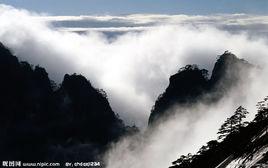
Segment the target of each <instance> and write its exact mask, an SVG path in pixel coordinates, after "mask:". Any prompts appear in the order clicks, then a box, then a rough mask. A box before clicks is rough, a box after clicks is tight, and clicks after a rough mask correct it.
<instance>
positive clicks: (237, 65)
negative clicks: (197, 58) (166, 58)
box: [149, 52, 253, 125]
mask: <svg viewBox="0 0 268 168" xmlns="http://www.w3.org/2000/svg"><path fill="white" fill-rule="evenodd" d="M252 67H253V66H252V65H251V64H249V63H248V62H246V61H245V60H243V59H239V58H237V57H236V56H235V55H234V54H232V53H229V52H225V53H224V54H223V55H221V56H220V57H219V59H218V60H217V62H216V63H215V65H214V68H213V71H212V75H211V78H210V79H208V78H207V76H208V75H207V70H204V69H202V70H201V69H199V68H198V67H197V66H196V65H187V66H186V67H185V68H182V69H181V70H180V71H179V72H178V73H176V74H175V75H172V76H171V77H170V79H169V82H170V83H169V86H168V87H167V89H166V91H165V92H164V93H163V94H161V95H160V96H159V98H158V100H157V101H156V103H155V105H154V107H153V109H152V111H151V115H150V117H149V125H151V124H152V123H155V121H157V120H158V119H160V118H161V119H165V118H166V117H168V116H169V115H170V114H171V113H173V111H172V110H168V109H170V108H171V107H173V106H174V105H179V106H182V107H187V106H192V105H193V104H194V103H196V102H203V103H206V104H210V103H215V102H217V101H219V100H220V99H221V97H222V96H224V94H226V93H228V91H230V90H231V89H232V88H233V87H235V86H236V85H237V84H238V83H239V81H241V80H242V79H243V78H244V77H246V76H247V75H246V74H248V73H249V72H250V70H251V68H252ZM243 80H244V79H243ZM207 94H210V96H207V97H205V95H207ZM204 97H205V98H204Z"/></svg>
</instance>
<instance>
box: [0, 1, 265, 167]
mask: <svg viewBox="0 0 268 168" xmlns="http://www.w3.org/2000/svg"><path fill="white" fill-rule="evenodd" d="M88 17H89V16H88ZM88 17H87V18H88ZM159 17H160V16H150V15H131V16H121V20H120V18H119V19H118V18H117V19H114V16H105V17H104V16H103V17H101V16H91V17H90V18H93V20H94V19H95V20H94V22H90V24H88V23H87V24H86V26H90V25H92V24H93V23H96V22H98V21H99V20H101V22H102V24H97V25H98V26H92V27H89V28H86V31H85V30H83V31H85V32H84V33H82V34H79V33H76V32H75V31H73V29H70V28H72V26H69V27H67V26H66V25H64V24H63V23H61V24H59V23H58V24H55V20H64V18H65V20H66V17H60V16H59V17H57V16H47V15H44V14H36V13H33V12H30V11H26V10H23V9H15V8H13V7H10V6H5V5H1V6H0V23H1V24H0V41H1V42H2V43H4V44H5V45H6V46H7V47H9V48H10V49H11V50H12V52H13V53H14V54H15V55H17V56H18V57H19V59H20V60H26V61H29V62H30V63H31V64H34V65H40V66H43V67H45V68H46V69H47V71H48V73H49V75H50V77H51V78H52V79H53V80H55V81H56V82H58V83H60V82H61V80H62V78H63V75H64V74H65V73H78V74H82V75H84V76H86V77H87V79H89V80H90V82H91V83H92V84H93V86H95V87H97V88H102V89H104V90H105V91H106V92H107V95H108V99H109V102H110V104H111V106H112V108H113V110H114V111H115V112H116V113H118V114H119V116H120V117H121V118H122V119H123V120H124V121H125V123H127V124H129V125H132V124H136V125H137V126H139V127H140V128H141V129H142V130H145V129H146V126H147V121H148V117H149V115H150V110H151V107H152V106H153V104H154V102H155V100H156V98H157V96H158V95H159V94H161V93H162V92H164V90H165V88H166V87H167V86H168V79H169V76H170V75H172V74H174V73H176V72H177V71H178V70H179V68H181V67H182V66H184V65H186V64H198V65H199V66H200V67H201V68H206V69H208V70H210V71H211V69H212V68H213V65H214V63H215V61H216V59H217V55H220V54H222V53H223V52H224V51H226V50H229V51H231V52H232V53H234V54H235V55H237V56H238V57H240V58H244V59H246V60H248V61H249V62H251V63H253V64H255V65H258V66H260V67H261V71H260V72H258V75H252V78H251V79H252V80H250V81H244V82H243V84H241V85H240V87H239V88H236V89H234V90H233V91H232V92H231V94H229V95H226V96H225V97H224V98H223V100H222V101H220V103H219V104H216V105H213V106H204V105H202V104H199V105H197V106H196V107H193V108H191V109H181V108H180V107H174V109H172V110H176V111H184V113H182V114H180V115H176V116H173V117H171V119H170V120H169V121H167V122H163V123H162V124H161V125H160V126H159V127H157V128H154V129H153V130H154V131H152V132H149V133H148V132H145V133H144V132H143V131H142V132H141V133H139V134H138V135H134V137H124V138H122V140H121V141H120V142H119V143H117V144H114V145H113V146H112V147H111V149H110V150H109V151H108V152H107V155H106V161H107V164H108V167H109V168H110V167H112V168H113V167H114V168H118V167H120V168H121V167H122V168H125V167H133V168H140V167H148V168H150V167H154V168H158V167H159V168H160V167H167V166H169V165H170V164H171V161H173V160H175V159H176V158H177V157H178V156H179V155H180V154H187V153H188V152H193V151H196V150H197V149H198V148H199V147H201V145H202V144H205V142H207V141H208V140H210V139H211V138H216V132H217V129H218V128H219V126H220V125H221V123H222V122H223V121H224V120H225V118H226V117H227V116H229V115H230V114H231V113H232V112H233V111H234V110H235V109H236V107H238V106H239V105H243V106H244V107H246V108H247V109H248V110H249V111H250V112H251V113H250V117H251V118H252V117H253V116H254V114H255V111H256V109H255V104H256V102H257V101H259V100H261V99H262V98H263V97H264V96H266V95H268V94H267V91H268V90H267V89H266V84H267V79H266V78H265V74H267V73H266V72H267V67H268V66H267V65H268V46H267V45H268V44H267V36H266V35H267V34H266V32H265V31H264V30H263V29H261V27H262V26H263V25H266V24H267V16H247V15H218V16H217V17H218V18H217V19H215V17H212V16H186V15H179V16H161V17H162V18H163V17H164V18H165V19H162V21H161V22H155V20H158V19H159ZM74 18H76V19H74ZM111 18H112V20H113V22H111V21H110V20H111ZM222 18H224V22H221V21H220V20H221V19H222ZM67 19H69V20H77V17H71V19H70V16H69V17H67ZM78 20H79V19H78ZM80 20H81V18H80ZM91 20H92V19H91ZM96 20H97V21H96ZM114 20H117V22H118V20H119V22H120V23H121V24H117V23H116V24H115V23H114ZM122 20H123V21H122ZM232 20H235V21H236V22H235V24H230V23H233V22H232ZM106 22H107V23H108V22H109V24H105V26H103V24H104V23H106ZM122 22H124V23H122ZM252 22H253V23H254V25H255V26H252V24H251V23H252ZM98 23H99V22H98ZM194 23H200V24H194ZM219 23H220V26H219ZM107 25H108V26H107ZM230 25H231V26H233V25H235V27H236V31H235V32H234V31H233V29H230ZM258 25H259V26H258ZM131 26H133V27H131ZM73 27H76V28H77V27H79V25H76V26H73ZM81 28H84V27H82V26H81ZM93 28H94V29H93ZM132 28H133V29H134V30H133V29H132ZM135 28H136V29H135ZM264 28H265V27H264ZM115 30H116V31H124V33H122V34H120V35H117V36H113V38H109V37H107V35H105V32H107V31H111V32H112V31H115ZM137 30H139V31H137ZM260 34H261V36H260ZM193 114H196V115H193Z"/></svg>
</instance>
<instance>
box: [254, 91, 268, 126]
mask: <svg viewBox="0 0 268 168" xmlns="http://www.w3.org/2000/svg"><path fill="white" fill-rule="evenodd" d="M257 108H258V113H257V114H256V116H255V119H254V121H256V122H258V121H263V120H265V119H267V118H268V96H267V97H265V98H264V99H263V101H260V102H258V104H257Z"/></svg>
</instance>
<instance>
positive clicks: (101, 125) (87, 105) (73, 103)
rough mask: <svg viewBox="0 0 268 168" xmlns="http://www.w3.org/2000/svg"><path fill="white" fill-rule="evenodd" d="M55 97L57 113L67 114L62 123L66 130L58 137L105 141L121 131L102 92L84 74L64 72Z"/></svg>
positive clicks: (97, 141)
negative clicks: (58, 110)
mask: <svg viewBox="0 0 268 168" xmlns="http://www.w3.org/2000/svg"><path fill="white" fill-rule="evenodd" d="M57 97H58V100H59V103H58V104H59V105H60V106H61V107H60V108H59V109H60V111H61V114H62V115H65V117H67V118H66V121H67V122H65V123H64V125H65V126H67V127H68V129H67V130H68V132H65V134H64V135H62V136H69V137H70V138H77V139H78V140H81V141H85V140H90V141H92V142H96V143H104V144H106V143H107V142H109V141H111V140H112V139H114V138H115V137H118V136H119V135H120V134H122V133H123V128H124V124H123V122H122V121H121V120H120V119H118V118H117V117H116V115H115V114H114V112H113V111H112V109H111V107H110V105H109V102H108V101H107V99H106V97H104V94H102V92H101V91H99V90H96V89H95V88H93V87H92V86H91V84H90V83H89V81H88V80H87V79H86V78H85V77H83V76H81V75H75V74H74V75H65V76H64V80H63V82H62V86H61V87H60V89H59V90H58V92H57ZM66 109H67V110H66ZM66 138H67V137H66Z"/></svg>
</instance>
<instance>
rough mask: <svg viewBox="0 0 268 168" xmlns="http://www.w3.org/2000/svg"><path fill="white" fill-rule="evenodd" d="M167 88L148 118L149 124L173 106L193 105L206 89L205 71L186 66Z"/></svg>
mask: <svg viewBox="0 0 268 168" xmlns="http://www.w3.org/2000/svg"><path fill="white" fill-rule="evenodd" d="M169 82H170V84H169V86H168V87H167V89H166V91H165V92H164V93H163V94H162V95H160V96H159V98H158V100H157V101H156V103H155V106H154V108H153V110H152V113H151V115H150V118H149V123H152V122H154V121H155V120H157V119H158V117H160V116H161V117H162V116H164V114H165V113H166V115H169V114H167V111H166V110H167V109H169V108H170V107H171V106H173V105H174V104H177V103H179V104H188V103H194V102H196V101H197V100H198V97H199V96H200V95H202V94H203V91H204V90H206V89H207V87H208V79H207V71H206V70H204V69H203V70H200V69H198V67H197V66H196V65H187V66H186V67H185V68H182V69H181V70H180V71H179V72H178V73H177V74H175V75H172V76H171V77H170V79H169Z"/></svg>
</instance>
